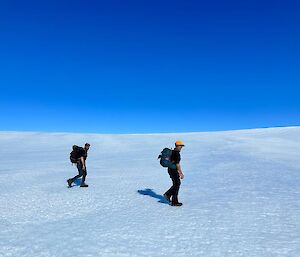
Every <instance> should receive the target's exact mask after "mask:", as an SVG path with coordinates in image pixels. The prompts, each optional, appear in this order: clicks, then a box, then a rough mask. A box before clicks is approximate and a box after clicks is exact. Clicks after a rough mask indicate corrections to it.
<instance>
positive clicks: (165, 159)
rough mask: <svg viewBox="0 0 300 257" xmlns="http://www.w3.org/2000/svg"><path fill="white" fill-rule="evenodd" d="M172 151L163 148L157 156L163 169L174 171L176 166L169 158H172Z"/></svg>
mask: <svg viewBox="0 0 300 257" xmlns="http://www.w3.org/2000/svg"><path fill="white" fill-rule="evenodd" d="M172 152H173V150H171V149H169V148H164V149H163V150H162V151H161V154H160V155H159V156H158V159H160V165H161V166H163V167H164V168H170V169H174V170H175V169H176V164H175V163H173V162H171V156H172Z"/></svg>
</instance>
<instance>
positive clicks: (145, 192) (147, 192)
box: [137, 188, 169, 204]
mask: <svg viewBox="0 0 300 257" xmlns="http://www.w3.org/2000/svg"><path fill="white" fill-rule="evenodd" d="M137 192H138V193H139V194H141V195H148V196H150V197H153V198H156V199H158V200H159V201H158V202H159V203H163V204H169V202H168V201H167V200H166V199H165V198H164V196H162V195H158V194H157V193H155V192H154V191H153V189H150V188H146V189H144V190H138V191H137Z"/></svg>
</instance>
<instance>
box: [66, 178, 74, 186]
mask: <svg viewBox="0 0 300 257" xmlns="http://www.w3.org/2000/svg"><path fill="white" fill-rule="evenodd" d="M67 182H68V185H69V187H72V183H73V181H72V179H68V180H67Z"/></svg>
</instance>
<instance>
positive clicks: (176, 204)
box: [171, 202, 182, 207]
mask: <svg viewBox="0 0 300 257" xmlns="http://www.w3.org/2000/svg"><path fill="white" fill-rule="evenodd" d="M171 205H172V206H177V207H179V206H182V203H178V202H177V203H171Z"/></svg>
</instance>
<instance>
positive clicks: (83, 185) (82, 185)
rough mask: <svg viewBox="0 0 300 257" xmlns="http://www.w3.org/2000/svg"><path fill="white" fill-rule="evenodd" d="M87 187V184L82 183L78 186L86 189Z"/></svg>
mask: <svg viewBox="0 0 300 257" xmlns="http://www.w3.org/2000/svg"><path fill="white" fill-rule="evenodd" d="M88 186H89V185H87V184H85V183H82V184H81V185H80V187H88Z"/></svg>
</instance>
